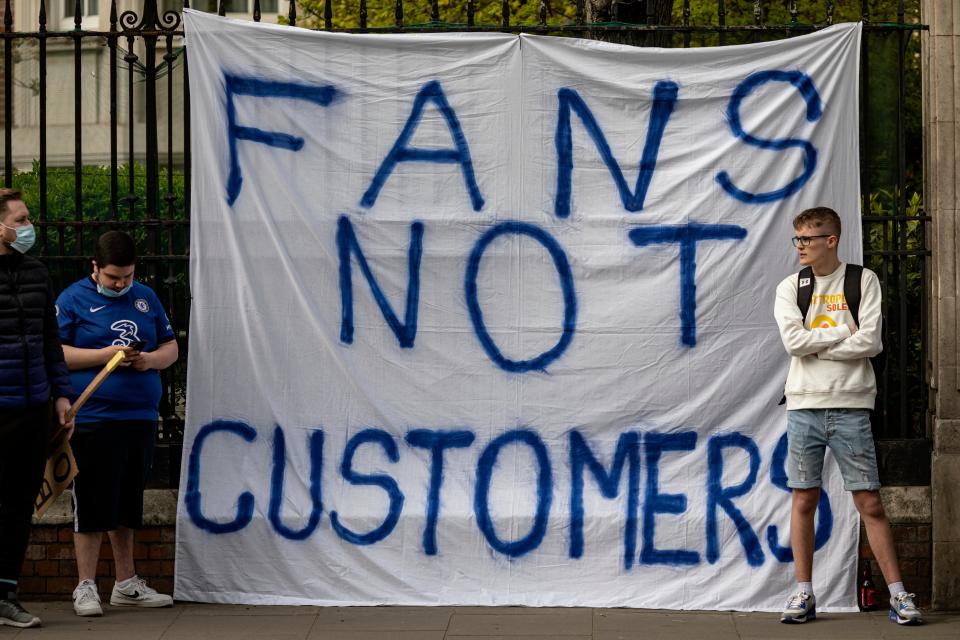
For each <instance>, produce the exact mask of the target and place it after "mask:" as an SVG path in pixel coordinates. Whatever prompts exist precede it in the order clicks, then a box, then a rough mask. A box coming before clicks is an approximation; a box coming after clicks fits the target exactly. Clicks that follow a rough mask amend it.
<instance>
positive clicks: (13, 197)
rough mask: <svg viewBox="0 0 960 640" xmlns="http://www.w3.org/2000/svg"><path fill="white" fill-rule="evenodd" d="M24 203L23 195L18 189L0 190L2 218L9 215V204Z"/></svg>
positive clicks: (0, 213) (0, 212)
mask: <svg viewBox="0 0 960 640" xmlns="http://www.w3.org/2000/svg"><path fill="white" fill-rule="evenodd" d="M17 200H20V201H23V194H22V193H20V192H19V191H17V190H16V189H0V216H3V215H5V214H6V213H7V203H8V202H16V201H17Z"/></svg>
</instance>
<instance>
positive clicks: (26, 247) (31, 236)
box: [0, 223, 37, 253]
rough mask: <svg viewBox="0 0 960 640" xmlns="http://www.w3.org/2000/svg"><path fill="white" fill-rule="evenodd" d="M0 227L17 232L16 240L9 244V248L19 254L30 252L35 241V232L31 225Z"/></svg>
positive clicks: (1, 224)
mask: <svg viewBox="0 0 960 640" xmlns="http://www.w3.org/2000/svg"><path fill="white" fill-rule="evenodd" d="M0 226H3V227H6V228H7V229H10V230H12V231H16V232H17V239H16V240H14V241H13V242H11V243H10V248H11V249H16V250H17V251H19V252H20V253H26V252H27V251H30V249H32V248H33V244H34V243H35V242H36V241H37V232H36V230H34V228H33V225H32V224H28V225H26V226H23V227H7V225H5V224H3V223H0Z"/></svg>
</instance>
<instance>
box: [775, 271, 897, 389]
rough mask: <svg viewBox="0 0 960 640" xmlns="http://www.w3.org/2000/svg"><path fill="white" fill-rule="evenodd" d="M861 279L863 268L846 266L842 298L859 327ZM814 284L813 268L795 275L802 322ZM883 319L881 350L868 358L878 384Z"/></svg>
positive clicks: (884, 358) (883, 361) (883, 353)
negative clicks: (844, 299)
mask: <svg viewBox="0 0 960 640" xmlns="http://www.w3.org/2000/svg"><path fill="white" fill-rule="evenodd" d="M862 278H863V266H861V265H859V264H848V265H847V269H846V272H844V274H843V297H844V298H846V300H847V309H849V310H850V315H852V316H853V322H854V324H856V325H857V327H859V326H860V299H861V298H862V297H863V291H862V290H861V280H862ZM814 284H816V278H815V277H814V275H813V267H804V268H803V269H801V270H800V273H798V274H797V306H798V307H800V315H801V316H803V321H804V322H806V321H807V312H808V311H809V310H810V302H811V300H813V287H814ZM883 325H884V321H883V317H881V318H880V344H881V346H882V347H883V350H882V351H881V352H880V353H878V354H877V355H875V356H873V357H872V358H870V364H871V365H873V375H874V376H875V377H876V379H877V384H878V385H879V384H880V380H881V379H882V378H881V376H882V375H883V370H884V369H885V368H886V365H887V345H886V340H885V339H884V333H883ZM786 401H787V396H783V398H781V399H780V403H779V404H784V403H786Z"/></svg>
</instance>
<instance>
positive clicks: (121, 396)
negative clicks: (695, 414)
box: [57, 231, 178, 616]
mask: <svg viewBox="0 0 960 640" xmlns="http://www.w3.org/2000/svg"><path fill="white" fill-rule="evenodd" d="M136 261H137V257H136V252H135V248H134V243H133V239H132V238H131V237H130V236H129V235H127V234H126V233H123V232H122V231H108V232H107V233H105V234H103V235H102V236H100V238H99V239H98V240H97V245H96V248H95V250H94V258H93V272H92V273H91V274H90V275H89V276H87V277H85V278H83V279H82V280H80V281H78V282H75V283H73V284H72V285H70V286H69V287H68V288H67V289H66V290H65V291H64V292H63V293H61V294H60V297H59V298H58V299H57V313H58V316H57V317H58V320H59V323H60V339H61V341H62V342H63V353H64V357H65V359H66V362H67V367H68V368H69V369H70V379H71V382H72V383H73V385H74V387H75V388H76V389H84V388H86V386H87V385H88V384H89V383H90V381H91V380H93V378H94V376H96V375H97V373H98V372H99V371H100V369H101V368H102V367H103V365H105V364H106V363H107V362H109V361H110V359H111V358H113V356H114V354H116V353H117V351H123V352H124V353H125V354H126V358H125V360H124V362H123V363H122V364H121V365H120V367H119V368H118V369H117V370H116V371H114V373H113V374H112V375H111V376H110V377H109V378H107V380H106V382H104V383H103V385H101V386H100V388H98V389H97V391H96V392H95V393H94V394H93V396H92V397H91V398H90V399H89V400H88V401H87V403H86V404H85V405H83V408H82V409H81V410H80V413H79V414H78V415H77V418H76V431H75V433H74V435H73V439H72V440H71V444H72V446H73V453H74V456H75V457H76V459H77V469H78V470H79V472H78V474H77V478H76V480H75V481H74V486H73V498H74V535H73V541H74V546H75V548H76V554H77V568H78V573H79V578H80V583H79V584H78V585H77V588H76V589H75V590H74V592H73V608H74V611H75V612H76V613H77V615H81V616H99V615H103V609H102V607H101V606H100V595H99V593H98V591H97V585H96V573H97V561H98V560H99V557H100V543H101V540H102V538H103V532H104V531H106V532H107V535H108V536H109V538H110V545H111V547H112V548H113V559H114V565H115V569H116V583H115V584H114V587H113V592H112V594H111V596H110V604H112V605H120V606H123V605H127V606H140V607H167V606H170V605H172V604H173V599H172V598H171V597H170V596H168V595H164V594H160V593H157V592H156V591H155V590H154V589H152V588H150V587H148V586H147V585H146V583H145V582H144V580H143V579H141V578H139V577H138V576H137V575H136V572H135V570H134V564H133V530H134V529H135V528H138V527H140V526H141V524H142V518H143V489H144V485H145V483H146V478H147V471H148V470H149V468H150V462H151V459H152V456H153V443H154V438H155V435H156V429H157V418H158V408H159V404H160V396H161V393H162V387H161V383H160V373H159V371H160V370H161V369H166V368H167V367H169V366H170V365H171V364H173V363H174V362H175V361H176V360H177V355H178V351H177V341H176V339H175V336H174V333H173V329H172V328H171V326H170V321H169V320H167V314H166V312H164V310H163V306H162V305H161V304H160V300H159V299H158V298H157V295H156V294H155V293H154V292H153V290H152V289H150V287H148V286H146V285H143V284H140V283H139V282H136V281H135V280H134V279H133V276H134V271H135V269H136Z"/></svg>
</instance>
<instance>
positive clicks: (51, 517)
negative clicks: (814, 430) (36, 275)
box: [19, 487, 933, 608]
mask: <svg viewBox="0 0 960 640" xmlns="http://www.w3.org/2000/svg"><path fill="white" fill-rule="evenodd" d="M881 495H882V497H883V502H884V506H885V507H886V510H887V516H888V517H889V518H890V522H891V525H890V527H891V529H892V531H893V539H894V543H895V544H896V547H897V555H898V557H899V560H900V569H901V572H902V573H903V582H904V585H905V586H906V588H907V589H909V590H910V591H912V592H914V593H916V594H917V604H918V605H919V606H920V607H927V608H929V606H930V600H931V591H932V572H931V557H932V554H933V543H932V540H933V535H932V526H931V521H932V514H931V510H930V504H931V502H930V488H929V487H890V488H884V489H882V490H881ZM176 505H177V493H176V491H171V490H163V491H161V490H148V491H147V492H146V494H145V495H144V523H145V524H146V525H147V526H146V527H145V528H144V529H141V530H139V531H137V532H136V534H135V536H134V548H133V557H134V559H135V560H136V568H137V573H138V574H139V575H140V576H142V577H144V578H146V579H147V580H148V581H149V582H150V584H151V586H153V587H154V588H156V589H157V590H158V591H160V592H161V593H173V569H174V540H175V537H176V533H175V531H176V530H175V527H174V522H175V517H176ZM860 558H861V559H865V560H870V564H871V570H872V572H873V582H874V584H875V585H876V588H877V593H878V596H879V597H880V598H881V600H880V602H881V603H882V602H885V598H886V596H887V589H886V584H885V583H884V581H883V577H882V575H881V574H880V567H878V566H877V563H876V561H875V560H874V556H873V552H872V551H871V549H870V545H869V543H868V542H867V536H866V533H865V532H864V530H863V527H861V528H860ZM857 575H858V579H859V571H858V573H857ZM113 581H114V573H113V555H112V553H111V550H110V545H109V544H108V542H107V537H106V536H104V544H103V546H102V547H101V550H100V564H99V565H98V567H97V586H98V587H99V589H100V593H101V596H102V597H103V596H105V597H106V599H109V597H110V590H111V589H113ZM19 586H20V589H19V590H20V594H21V596H22V597H23V598H24V599H25V600H36V599H43V598H46V599H50V598H56V599H64V598H67V597H69V594H70V593H71V592H72V591H73V589H74V587H76V586H77V563H76V560H75V556H74V551H73V516H72V505H71V501H70V498H69V492H68V493H67V494H64V495H63V496H61V497H60V499H58V501H57V502H56V503H55V504H54V505H53V506H52V507H51V508H50V511H49V512H48V513H47V515H45V516H44V518H43V519H42V520H40V521H37V522H35V526H34V527H33V529H32V531H31V533H30V546H29V547H28V548H27V557H26V560H25V562H24V564H23V576H22V578H21V581H20V585H19Z"/></svg>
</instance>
